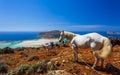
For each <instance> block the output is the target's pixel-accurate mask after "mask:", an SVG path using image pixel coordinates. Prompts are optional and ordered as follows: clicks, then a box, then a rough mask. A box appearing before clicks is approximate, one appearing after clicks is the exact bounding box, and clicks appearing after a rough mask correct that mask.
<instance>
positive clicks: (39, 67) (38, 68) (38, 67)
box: [33, 60, 49, 73]
mask: <svg viewBox="0 0 120 75" xmlns="http://www.w3.org/2000/svg"><path fill="white" fill-rule="evenodd" d="M48 62H49V60H44V61H42V62H38V63H37V64H35V65H33V69H34V71H35V72H37V73H45V72H46V71H47V63H48Z"/></svg>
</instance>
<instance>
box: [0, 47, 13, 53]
mask: <svg viewBox="0 0 120 75" xmlns="http://www.w3.org/2000/svg"><path fill="white" fill-rule="evenodd" d="M10 53H14V50H13V49H11V48H9V47H6V48H3V49H1V50H0V54H10Z"/></svg>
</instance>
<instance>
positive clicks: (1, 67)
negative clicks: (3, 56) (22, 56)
mask: <svg viewBox="0 0 120 75" xmlns="http://www.w3.org/2000/svg"><path fill="white" fill-rule="evenodd" d="M7 72H8V66H7V64H6V63H3V62H0V73H7Z"/></svg>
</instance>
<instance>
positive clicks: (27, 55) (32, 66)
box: [0, 45, 120, 75]
mask: <svg viewBox="0 0 120 75" xmlns="http://www.w3.org/2000/svg"><path fill="white" fill-rule="evenodd" d="M78 56H79V62H74V61H73V60H72V59H73V57H74V55H73V50H72V49H71V48H70V47H64V46H61V47H60V48H54V49H52V50H50V51H47V50H44V49H43V48H37V49H34V48H23V49H16V50H14V52H12V53H1V54H0V72H1V75H6V74H7V75H119V74H120V46H117V45H116V46H115V47H113V52H112V55H111V57H110V58H107V59H105V63H104V69H100V66H99V64H98V66H97V67H96V69H95V70H93V69H91V66H92V64H93V63H94V57H93V55H92V51H91V49H79V55H78ZM4 65H5V66H4ZM106 65H107V68H106ZM108 68H109V69H108ZM24 70H25V71H24ZM18 71H19V73H21V72H22V73H21V74H19V73H16V72H18ZM23 71H24V72H23ZM4 72H6V73H4Z"/></svg>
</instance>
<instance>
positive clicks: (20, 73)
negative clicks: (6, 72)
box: [17, 64, 34, 75]
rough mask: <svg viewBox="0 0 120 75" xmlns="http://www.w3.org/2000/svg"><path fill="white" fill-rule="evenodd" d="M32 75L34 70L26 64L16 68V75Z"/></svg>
mask: <svg viewBox="0 0 120 75" xmlns="http://www.w3.org/2000/svg"><path fill="white" fill-rule="evenodd" d="M33 73H34V69H33V68H32V67H31V66H30V65H28V64H25V65H22V66H20V67H18V68H17V75H23V74H25V75H33Z"/></svg>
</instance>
